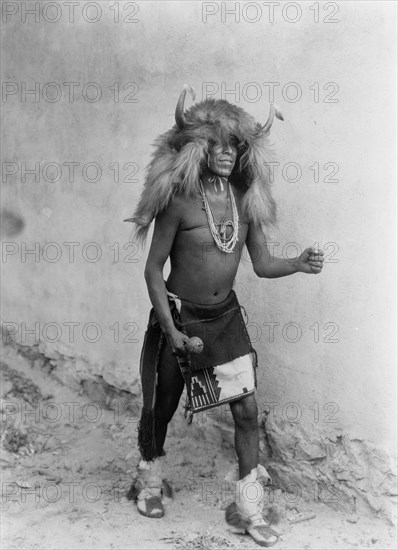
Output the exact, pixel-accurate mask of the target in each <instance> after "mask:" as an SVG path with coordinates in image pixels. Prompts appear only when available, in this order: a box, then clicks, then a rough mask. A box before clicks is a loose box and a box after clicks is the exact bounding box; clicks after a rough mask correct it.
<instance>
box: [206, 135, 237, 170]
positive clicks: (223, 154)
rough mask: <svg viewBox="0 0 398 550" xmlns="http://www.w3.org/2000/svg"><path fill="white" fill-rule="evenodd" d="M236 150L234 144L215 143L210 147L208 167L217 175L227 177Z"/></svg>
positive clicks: (233, 164)
mask: <svg viewBox="0 0 398 550" xmlns="http://www.w3.org/2000/svg"><path fill="white" fill-rule="evenodd" d="M237 155H238V150H237V148H236V146H235V145H233V144H232V143H228V144H225V145H221V144H219V143H216V144H214V145H212V146H211V147H210V150H209V161H208V168H209V170H210V172H213V174H216V175H217V176H223V177H228V176H229V175H230V174H231V172H232V170H233V168H234V166H235V161H236V157H237Z"/></svg>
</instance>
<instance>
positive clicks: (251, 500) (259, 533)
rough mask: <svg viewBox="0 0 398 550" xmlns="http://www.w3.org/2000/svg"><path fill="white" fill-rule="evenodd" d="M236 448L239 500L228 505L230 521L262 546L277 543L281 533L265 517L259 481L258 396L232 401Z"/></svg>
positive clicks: (262, 491) (227, 514) (227, 516)
mask: <svg viewBox="0 0 398 550" xmlns="http://www.w3.org/2000/svg"><path fill="white" fill-rule="evenodd" d="M231 411H232V416H233V418H234V422H235V449H236V454H237V455H238V463H239V481H238V482H237V483H236V503H235V504H232V505H230V506H229V507H228V508H227V512H226V519H227V522H228V523H230V524H231V525H234V526H235V527H239V528H243V530H244V531H245V532H246V533H247V534H249V535H250V536H251V537H252V538H253V539H254V540H255V541H256V542H257V544H259V545H260V546H265V547H268V546H273V545H274V544H275V543H276V542H277V541H278V534H277V533H276V532H275V531H274V530H273V529H271V527H270V525H269V522H268V521H267V520H265V518H264V517H263V513H262V512H263V496H264V489H263V487H262V485H261V483H260V482H259V480H258V458H259V434H258V419H257V418H258V417H257V414H258V413H257V403H256V399H255V397H254V395H249V396H248V397H245V398H244V399H241V400H240V401H235V402H234V403H231Z"/></svg>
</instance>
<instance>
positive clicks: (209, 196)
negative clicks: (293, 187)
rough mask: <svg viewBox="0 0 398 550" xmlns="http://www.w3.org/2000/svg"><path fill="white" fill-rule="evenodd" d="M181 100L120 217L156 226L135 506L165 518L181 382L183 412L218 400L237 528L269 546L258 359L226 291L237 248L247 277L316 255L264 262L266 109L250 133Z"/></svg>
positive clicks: (217, 103) (247, 122)
mask: <svg viewBox="0 0 398 550" xmlns="http://www.w3.org/2000/svg"><path fill="white" fill-rule="evenodd" d="M185 95H186V89H184V90H183V92H182V93H181V96H180V98H179V101H178V104H177V108H176V116H175V118H176V124H175V125H174V126H173V128H172V129H171V130H169V131H168V132H166V133H165V134H164V135H162V136H160V137H159V138H158V140H157V143H156V150H155V153H154V155H153V158H152V161H151V163H150V165H149V168H148V174H147V178H146V182H145V186H144V190H143V193H142V196H141V199H140V202H139V205H138V207H137V210H136V212H135V215H134V217H133V218H131V219H129V220H128V221H133V222H134V223H136V224H137V230H136V235H137V236H138V238H140V239H141V240H144V239H145V236H146V234H147V231H148V228H149V225H150V223H151V221H152V220H153V219H155V227H154V233H153V238H152V244H151V247H150V250H149V255H148V260H147V263H146V267H145V280H146V283H147V286H148V292H149V297H150V299H151V302H152V305H153V309H152V310H151V314H150V318H149V323H148V330H147V332H146V335H145V341H144V346H143V350H142V355H141V366H140V371H141V381H142V389H143V401H144V406H143V410H142V415H141V420H140V425H139V434H138V440H139V447H140V450H141V454H142V460H141V462H140V464H139V467H138V473H139V475H138V494H137V504H138V510H139V512H140V513H141V514H143V515H146V516H148V517H162V516H163V514H164V510H163V505H162V500H161V496H162V475H161V471H160V467H161V462H162V456H163V455H164V450H163V446H164V442H165V438H166V433H167V426H168V423H169V422H170V420H171V419H172V417H173V415H174V413H175V411H176V409H177V406H178V403H179V400H180V397H181V394H182V391H183V388H184V385H186V387H187V404H186V409H187V412H188V414H189V415H192V414H194V413H195V412H198V411H203V410H206V409H208V408H210V407H214V406H217V405H220V404H224V403H229V405H230V407H231V411H232V416H233V419H234V423H235V448H236V454H237V458H238V466H239V479H237V483H236V511H237V514H238V517H239V519H240V520H241V522H242V525H244V527H245V530H246V532H247V533H248V534H250V535H251V536H252V537H253V539H254V540H255V541H256V542H257V543H258V544H260V545H262V546H271V545H273V544H275V542H276V541H277V534H276V533H275V531H273V530H272V529H271V528H270V526H269V523H268V522H267V521H266V520H265V519H264V518H263V515H262V497H263V488H262V485H261V483H260V482H259V478H260V474H261V472H262V471H264V469H263V468H262V467H261V466H259V464H258V457H259V433H258V424H257V414H258V413H257V405H256V400H255V395H254V392H255V386H256V368H257V356H256V353H255V351H254V349H253V348H252V345H251V343H250V339H249V336H248V333H247V330H246V326H245V323H244V321H243V318H242V314H241V309H240V306H239V303H238V300H237V297H236V295H235V292H234V291H233V290H232V287H233V283H234V279H235V276H236V273H237V269H238V265H239V261H240V258H241V254H242V250H243V248H244V246H245V245H246V246H247V249H248V251H249V254H250V258H251V261H252V264H253V269H254V272H255V273H256V275H257V276H258V277H265V278H276V277H284V276H286V275H292V274H294V273H299V272H301V273H308V274H318V273H320V272H321V270H322V265H323V252H321V251H317V250H315V249H314V248H307V249H306V250H305V251H304V252H303V253H302V254H301V255H300V256H299V257H297V258H296V259H295V260H285V259H282V258H275V257H273V256H271V255H270V253H269V250H268V247H267V242H266V237H265V234H264V226H266V225H269V224H270V223H273V222H274V220H275V203H274V201H273V199H272V196H271V192H270V188H269V171H268V165H267V160H269V156H268V153H267V149H268V147H267V145H268V135H269V131H270V128H271V125H272V122H273V118H274V116H276V117H277V118H279V119H281V120H283V119H282V116H281V114H280V113H279V112H278V111H277V110H276V109H275V108H274V107H273V105H272V106H271V111H270V116H269V119H268V121H267V123H266V124H265V125H264V126H261V125H260V124H259V123H257V122H256V121H255V120H254V119H253V118H252V117H251V116H250V115H248V114H247V113H246V112H245V111H244V110H243V109H241V108H240V107H237V106H235V105H231V104H230V103H228V102H227V101H224V100H213V99H206V100H205V101H202V102H201V103H197V104H195V105H194V106H192V107H191V108H190V109H189V110H188V111H186V112H185V113H184V101H185ZM168 258H170V264H171V271H170V275H169V277H168V279H167V281H166V282H165V281H164V278H163V268H164V265H165V262H166V260H167V259H168ZM192 336H198V337H200V338H201V340H202V341H203V344H204V345H203V351H202V353H200V354H193V353H188V352H187V348H186V346H188V344H189V343H190V342H189V338H190V337H192ZM199 350H200V348H199ZM250 489H252V491H251V492H250ZM249 494H255V495H257V496H256V497H253V498H251V497H247V495H249Z"/></svg>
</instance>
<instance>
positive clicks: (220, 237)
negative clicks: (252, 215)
mask: <svg viewBox="0 0 398 550" xmlns="http://www.w3.org/2000/svg"><path fill="white" fill-rule="evenodd" d="M199 184H200V193H201V195H202V200H203V205H204V208H205V211H206V216H207V222H208V224H209V228H210V233H211V235H212V237H213V239H214V242H215V243H216V245H217V246H218V248H219V249H220V250H221V251H222V252H226V253H227V254H232V252H233V251H234V248H235V246H236V243H237V242H238V241H239V238H238V231H239V214H238V209H237V207H236V202H235V197H234V194H233V191H232V189H231V184H230V183H229V181H228V182H227V192H228V195H227V207H228V199H229V200H230V201H231V208H232V221H231V220H225V216H224V217H223V218H222V220H221V222H220V223H219V224H216V223H215V221H214V214H213V212H212V210H211V206H210V203H209V199H208V198H207V195H206V193H205V190H204V189H203V183H202V181H201V180H200V181H199ZM218 225H219V226H220V229H217V226H218ZM227 227H232V233H231V235H230V236H229V237H227Z"/></svg>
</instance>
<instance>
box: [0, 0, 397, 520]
mask: <svg viewBox="0 0 398 550" xmlns="http://www.w3.org/2000/svg"><path fill="white" fill-rule="evenodd" d="M2 4H3V5H2V10H3V12H2V17H3V22H2V27H3V28H2V31H3V33H2V41H3V43H2V47H3V54H2V58H3V59H2V61H3V67H2V81H3V96H2V101H3V102H2V116H3V125H2V134H3V135H2V137H3V150H2V157H3V158H2V171H3V175H2V208H3V209H5V210H3V215H2V226H3V233H2V246H3V249H2V254H3V256H2V273H3V289H4V290H3V296H2V297H3V306H2V321H3V323H5V324H6V326H7V328H8V330H9V332H10V333H11V334H12V337H13V338H14V339H15V340H16V341H18V342H20V343H22V344H23V345H26V346H32V345H35V346H38V348H39V350H40V352H42V353H44V354H45V355H47V356H48V357H50V358H52V359H53V360H54V362H55V363H57V362H58V366H59V369H60V370H61V371H62V370H63V371H64V372H63V373H61V376H64V377H65V379H75V380H76V381H79V380H81V379H83V378H87V377H90V376H93V375H101V376H102V377H103V378H104V379H105V381H106V382H107V383H109V384H112V385H114V386H116V387H118V388H122V389H128V390H132V391H135V392H136V390H137V380H138V360H139V353H140V348H141V344H142V340H143V335H144V331H145V324H146V320H147V315H148V311H149V307H150V304H149V300H148V296H147V293H146V287H145V282H144V278H143V269H144V264H145V258H146V253H147V249H144V250H142V249H139V248H138V247H137V246H136V245H135V244H134V243H130V244H128V242H129V238H130V231H131V226H129V225H128V224H124V223H122V219H123V218H125V217H128V216H129V215H130V214H131V213H132V211H133V209H134V205H135V204H136V201H137V199H138V197H139V193H140V189H141V187H142V184H143V180H144V173H145V165H146V164H147V162H148V160H149V156H150V151H151V147H150V145H151V143H152V142H153V140H154V138H155V137H156V136H157V135H158V134H159V133H161V132H164V131H166V130H167V129H168V128H169V127H170V126H171V125H172V124H173V123H174V119H173V113H174V108H175V103H176V100H177V98H178V95H179V93H180V90H181V87H182V85H183V84H184V83H189V84H191V85H192V86H193V87H194V89H195V90H196V93H197V99H199V100H200V99H202V98H203V97H204V95H205V94H207V95H209V96H212V97H215V98H221V97H223V98H225V99H228V100H229V101H231V102H235V103H237V104H239V105H240V106H242V107H243V108H245V109H246V110H247V111H248V112H250V113H251V114H252V115H253V116H255V117H256V118H257V119H258V120H259V121H265V119H266V117H267V114H268V109H269V103H270V101H275V103H276V104H277V105H278V106H279V108H280V109H281V110H282V112H283V115H284V117H285V122H284V123H280V122H279V121H276V122H275V124H274V127H273V131H272V138H273V141H274V148H275V161H277V162H279V164H275V165H274V184H273V190H274V196H275V198H276V200H277V203H278V207H279V221H278V226H277V227H276V228H275V229H273V230H272V231H270V232H269V234H268V239H269V241H270V243H271V246H272V248H273V251H274V253H275V254H277V255H282V254H284V255H294V254H295V251H297V250H300V249H304V248H305V247H307V246H310V245H313V244H314V243H319V245H320V247H321V248H323V249H324V250H325V253H326V258H327V261H326V265H325V268H324V272H323V273H322V275H320V276H317V277H313V276H304V275H302V274H298V275H294V276H292V277H289V278H286V279H279V280H260V279H258V278H256V276H255V275H254V273H253V272H252V270H251V265H250V263H249V262H248V261H247V256H246V257H245V258H244V259H243V261H242V265H241V269H240V273H239V276H238V278H237V281H236V290H237V292H238V295H239V297H240V299H241V301H242V303H243V304H244V305H245V307H246V309H247V312H248V315H249V321H250V325H249V332H250V334H251V336H252V338H253V341H254V343H255V347H256V348H257V350H258V354H259V359H260V368H259V388H258V400H259V402H260V403H261V410H266V411H268V417H267V422H268V429H269V431H270V433H271V435H272V437H274V436H275V441H273V440H272V441H271V444H272V445H274V455H273V456H274V460H276V458H277V459H278V461H280V462H282V461H285V464H286V465H287V466H286V471H289V461H292V460H293V459H294V461H295V469H296V470H298V471H304V470H303V469H305V468H307V466H308V465H311V464H315V462H316V460H315V462H314V459H316V458H318V459H319V456H322V457H324V458H322V460H320V462H321V463H322V464H323V466H322V467H321V466H319V465H318V466H317V468H318V469H317V470H316V471H317V472H318V473H319V472H320V474H319V475H321V474H322V475H323V476H326V477H325V479H326V478H328V479H329V478H330V479H331V480H333V482H334V483H337V484H341V486H344V491H346V493H345V494H346V495H348V496H347V499H349V498H350V495H351V496H352V495H353V494H355V495H357V494H360V496H361V498H362V497H363V498H365V496H364V495H365V493H366V492H369V491H370V492H371V493H372V494H373V495H374V499H375V502H373V504H374V506H373V509H378V510H379V511H380V510H381V511H384V512H386V514H387V515H388V504H387V503H386V502H387V501H384V500H383V499H384V498H387V497H386V495H387V493H388V492H391V489H390V488H388V487H387V485H388V484H389V483H390V480H391V479H392V477H391V476H392V472H393V470H391V468H392V466H391V464H390V463H389V460H390V457H391V456H392V455H393V451H394V423H393V421H392V419H393V418H395V380H396V379H395V364H394V357H393V356H394V350H393V347H392V340H393V337H394V335H395V333H396V327H395V324H394V313H393V312H394V309H393V304H394V297H395V290H394V269H395V266H394V262H393V257H394V250H395V247H394V237H393V233H394V229H393V211H394V202H395V177H394V172H393V155H394V153H395V145H396V144H395V135H394V127H393V122H392V121H393V120H394V118H395V116H394V115H395V113H394V111H393V105H394V103H393V97H394V96H393V94H394V82H393V78H392V74H393V73H394V71H395V63H394V61H395V60H394V46H393V33H394V21H395V7H394V4H393V3H387V2H378V3H372V2H340V3H333V2H332V3H329V5H328V6H326V5H325V3H323V2H320V3H314V4H313V5H312V4H311V3H308V2H299V3H293V2H290V3H286V2H285V3H281V4H280V5H276V4H275V5H274V6H273V8H272V6H271V4H269V3H263V2H261V3H257V2H241V3H234V2H228V3H222V2H221V3H215V2H204V3H201V2H185V3H184V2H141V3H134V2H121V1H120V2H118V3H117V4H116V3H114V2H108V1H98V2H90V3H89V2H80V3H79V5H78V6H75V7H73V6H71V3H68V2H58V3H55V2H36V3H35V2H3V3H2ZM311 5H312V6H313V7H312V8H311ZM29 10H35V12H34V13H33V14H32V13H28V12H29ZM31 90H34V93H30V91H31ZM272 94H274V95H273V96H272ZM32 170H33V172H32ZM32 250H33V253H32V252H29V251H32ZM32 330H33V332H27V331H32ZM278 434H279V436H278ZM286 434H287V435H286ZM289 434H293V435H292V436H291V437H293V439H294V437H296V438H297V439H298V440H299V441H300V443H299V444H298V443H297V441H295V440H294V441H293V440H291V439H289V437H290V436H289ZM297 434H299V437H298V435H297ZM284 437H287V438H288V439H287V440H286V445H283V441H284V440H283V438H284ZM336 438H339V439H336ZM271 439H272V438H271ZM327 440H329V441H334V443H336V441H337V442H340V443H341V442H343V444H342V445H340V447H339V450H338V453H340V454H338V453H337V454H336V451H335V450H330V449H329V450H328V449H326V447H325V445H326V443H327ZM303 441H304V443H305V442H307V443H306V444H305V445H306V449H307V451H306V452H307V455H305V453H304V454H301V455H300V453H303V452H304V451H303V445H304V443H302V442H303ZM314 441H316V442H318V443H319V444H320V445H321V447H322V449H321V451H319V449H318V450H316V449H315V450H314V447H313V446H314ZM278 442H279V443H278ZM325 442H326V443H325ZM358 442H359V443H358ZM264 445H265V444H264ZM297 445H298V452H297V453H296V454H295V452H294V450H293V449H296V447H297ZM305 445H304V446H305ZM344 445H346V447H344ZM355 446H356V447H355ZM353 447H355V449H356V451H355V452H354V451H353V450H352V449H353ZM264 448H265V447H264ZM275 448H276V450H275ZM334 449H335V448H334ZM372 449H373V450H372ZM265 450H266V449H265ZM365 450H366V453H368V455H366V456H365V455H364V453H365ZM352 452H354V455H355V460H356V461H357V463H358V464H359V466H358V468H359V470H360V473H359V474H358V476H359V477H358V479H356V480H355V479H354V477H355V476H354V477H353V472H352V463H353V461H349V460H348V465H347V467H345V469H344V468H343V470H342V471H343V473H341V474H340V478H339V476H338V472H337V470H336V468H334V469H333V461H334V460H335V462H338V463H339V464H340V465H341V464H342V462H344V460H345V459H346V458H347V456H348V455H349V453H352ZM275 453H276V454H275ZM281 453H282V454H283V453H287V454H285V456H282V455H281ZM317 453H318V454H317ZM319 453H320V455H319ZM328 453H329V454H328ZM355 453H356V454H355ZM366 453H365V454H366ZM375 453H376V454H377V453H381V454H380V455H379V454H377V457H380V456H382V458H376V459H374V457H375V456H376V455H375ZM336 457H340V458H339V459H338V460H337V459H336ZM372 457H373V458H372ZM300 460H302V461H304V462H301V463H300ZM311 460H312V462H311ZM353 460H354V459H353ZM355 460H354V462H355ZM297 461H298V462H299V463H300V464H301V465H299V466H297V464H298V462H297ZM306 461H307V462H306ZM318 462H319V460H318ZM303 464H304V466H303ZM325 464H326V466H325ZM322 468H323V470H322ZM358 468H357V469H358ZM365 470H366V471H365ZM314 472H315V470H314V468H313V467H312V466H311V467H310V468H309V469H308V472H307V474H308V479H311V476H313V477H314V475H315V474H314ZM336 472H337V473H336ZM369 472H378V474H377V475H379V474H380V472H381V473H384V474H385V475H384V477H381V478H380V479H379V478H378V477H377V476H376V477H377V479H371V480H370V481H369V475H370V474H369ZM290 474H291V471H290ZM307 474H306V475H307ZM372 475H373V474H372ZM374 475H376V474H374ZM380 475H381V474H380ZM328 476H329V477H328ZM361 476H362V477H361ZM281 477H282V478H283V475H282V474H281ZM347 479H348V480H351V481H347ZM361 479H362V480H363V479H367V481H366V482H364V481H362V482H361V483H362V489H361V488H360V487H359V485H360V480H361ZM386 479H387V482H386V481H385V480H386ZM383 483H387V485H385V486H384V485H383ZM361 491H362V493H361ZM386 510H387V511H386ZM384 512H383V513H384Z"/></svg>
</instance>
